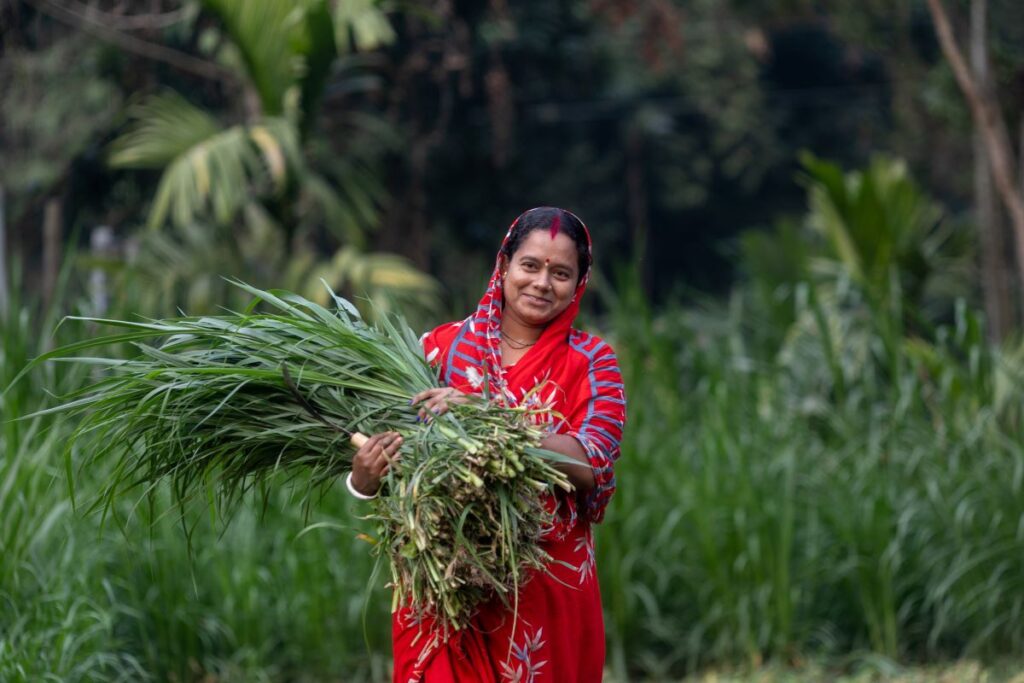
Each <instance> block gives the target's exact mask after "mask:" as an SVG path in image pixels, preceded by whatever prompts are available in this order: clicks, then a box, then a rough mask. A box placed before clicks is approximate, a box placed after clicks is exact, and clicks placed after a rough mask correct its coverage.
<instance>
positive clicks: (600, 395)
mask: <svg viewBox="0 0 1024 683" xmlns="http://www.w3.org/2000/svg"><path fill="white" fill-rule="evenodd" d="M586 347H592V348H586ZM586 347H577V350H578V351H580V352H581V353H583V354H584V355H586V356H588V358H589V365H588V368H587V376H586V379H585V380H584V387H583V389H584V390H585V391H586V392H587V395H586V400H585V401H583V402H582V403H581V405H580V408H579V409H578V410H576V411H575V414H574V415H573V416H572V420H571V424H570V430H569V434H570V435H571V436H573V437H575V438H576V440H578V441H579V442H580V444H581V445H582V446H583V449H584V450H585V451H586V452H587V458H588V459H589V460H590V465H591V467H593V468H594V481H595V486H594V490H593V491H591V492H590V493H589V494H588V495H587V496H586V498H585V499H583V501H582V504H583V510H582V513H583V514H584V515H586V516H587V518H589V519H590V521H592V522H595V523H596V522H600V521H601V519H602V518H603V517H604V511H605V508H606V507H607V506H608V501H610V500H611V497H612V494H613V493H614V492H615V461H616V460H618V458H619V446H620V442H621V441H622V429H623V426H624V425H625V421H626V391H625V387H624V386H623V384H622V375H621V373H620V372H619V363H618V360H616V358H615V352H614V351H613V350H612V348H611V347H610V346H609V345H608V344H606V343H604V342H602V341H601V340H599V339H597V338H596V337H590V338H589V340H588V343H587V345H586Z"/></svg>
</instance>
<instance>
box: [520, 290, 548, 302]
mask: <svg viewBox="0 0 1024 683" xmlns="http://www.w3.org/2000/svg"><path fill="white" fill-rule="evenodd" d="M523 296H524V297H526V300H527V301H529V302H531V303H534V304H538V305H539V304H549V303H551V302H550V301H548V300H547V299H542V298H541V297H539V296H534V295H533V294H525V293H524V294H523Z"/></svg>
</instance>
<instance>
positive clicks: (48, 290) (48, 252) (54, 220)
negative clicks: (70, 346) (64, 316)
mask: <svg viewBox="0 0 1024 683" xmlns="http://www.w3.org/2000/svg"><path fill="white" fill-rule="evenodd" d="M61 232H62V230H61V210H60V200H59V199H50V200H47V202H46V209H45V212H44V213H43V308H44V309H45V310H49V308H50V306H51V305H52V304H53V297H54V295H55V294H56V291H57V279H58V277H59V276H60V257H61V252H62V251H63V249H64V244H63V242H64V241H63V239H62V235H61Z"/></svg>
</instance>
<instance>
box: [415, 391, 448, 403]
mask: <svg viewBox="0 0 1024 683" xmlns="http://www.w3.org/2000/svg"><path fill="white" fill-rule="evenodd" d="M439 391H444V388H443V387H441V388H438V387H434V388H433V389H425V390H423V391H421V392H420V393H418V394H416V395H415V396H413V397H412V404H413V405H416V404H417V403H421V402H423V401H425V400H427V399H428V398H431V397H432V396H433V395H434V394H436V393H437V392H439Z"/></svg>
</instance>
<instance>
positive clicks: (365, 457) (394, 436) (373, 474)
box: [352, 432, 402, 496]
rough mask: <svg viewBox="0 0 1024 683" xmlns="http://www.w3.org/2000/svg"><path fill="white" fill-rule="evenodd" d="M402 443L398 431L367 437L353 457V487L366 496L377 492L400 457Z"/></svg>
mask: <svg viewBox="0 0 1024 683" xmlns="http://www.w3.org/2000/svg"><path fill="white" fill-rule="evenodd" d="M401 445H402V436H401V434H399V433H398V432H381V433H380V434H374V435H373V436H371V437H370V438H369V439H367V440H366V443H364V444H363V445H362V446H360V447H359V450H357V451H356V454H355V456H354V457H353V458H352V487H353V488H354V489H355V490H356V491H359V493H361V494H363V495H364V496H372V495H374V494H375V493H377V489H379V488H380V480H381V479H382V478H383V477H384V475H385V474H386V473H387V471H388V467H390V466H391V463H392V462H394V461H395V460H397V459H398V457H399V456H398V449H399V448H400V447H401Z"/></svg>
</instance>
